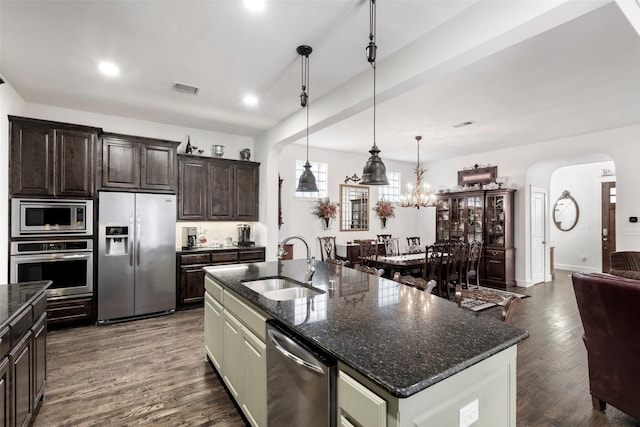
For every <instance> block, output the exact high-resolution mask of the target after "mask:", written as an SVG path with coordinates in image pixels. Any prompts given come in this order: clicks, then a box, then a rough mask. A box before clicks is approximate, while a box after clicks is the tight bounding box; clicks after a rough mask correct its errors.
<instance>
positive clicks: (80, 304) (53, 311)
mask: <svg viewBox="0 0 640 427" xmlns="http://www.w3.org/2000/svg"><path fill="white" fill-rule="evenodd" d="M91 322H93V298H91V297H81V298H67V299H61V300H51V301H49V303H48V306H47V324H48V325H49V326H54V327H55V326H63V325H69V324H75V323H91Z"/></svg>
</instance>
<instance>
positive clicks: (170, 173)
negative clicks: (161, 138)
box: [140, 144, 176, 191]
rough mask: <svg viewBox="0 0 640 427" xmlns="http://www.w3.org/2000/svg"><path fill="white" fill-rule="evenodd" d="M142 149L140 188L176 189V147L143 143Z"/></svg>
mask: <svg viewBox="0 0 640 427" xmlns="http://www.w3.org/2000/svg"><path fill="white" fill-rule="evenodd" d="M140 150H141V153H140V159H141V177H140V188H145V189H148V190H156V191H175V186H176V184H175V183H176V171H175V165H176V159H175V153H176V150H175V148H174V147H171V146H167V145H159V144H141V147H140Z"/></svg>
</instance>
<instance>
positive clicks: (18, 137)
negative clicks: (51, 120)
mask: <svg viewBox="0 0 640 427" xmlns="http://www.w3.org/2000/svg"><path fill="white" fill-rule="evenodd" d="M54 138H55V135H54V130H53V129H51V128H50V127H48V126H42V125H37V124H34V125H29V124H26V123H22V122H12V123H11V189H10V191H11V194H12V195H13V196H17V195H26V196H50V195H53V193H54V188H53V156H54V151H53V141H54Z"/></svg>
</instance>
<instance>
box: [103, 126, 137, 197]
mask: <svg viewBox="0 0 640 427" xmlns="http://www.w3.org/2000/svg"><path fill="white" fill-rule="evenodd" d="M102 186H103V187H111V188H123V189H127V188H128V189H137V188H140V144H139V143H138V142H132V141H127V140H125V139H121V138H116V137H105V138H103V140H102Z"/></svg>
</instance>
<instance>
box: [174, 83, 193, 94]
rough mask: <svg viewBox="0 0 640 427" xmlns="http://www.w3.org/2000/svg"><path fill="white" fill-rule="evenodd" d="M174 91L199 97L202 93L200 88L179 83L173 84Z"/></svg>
mask: <svg viewBox="0 0 640 427" xmlns="http://www.w3.org/2000/svg"><path fill="white" fill-rule="evenodd" d="M173 89H174V90H176V91H177V92H180V93H186V94H187V95H197V94H198V92H199V91H200V88H197V87H195V86H191V85H186V84H184V83H178V82H173Z"/></svg>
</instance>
